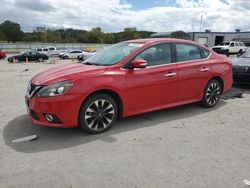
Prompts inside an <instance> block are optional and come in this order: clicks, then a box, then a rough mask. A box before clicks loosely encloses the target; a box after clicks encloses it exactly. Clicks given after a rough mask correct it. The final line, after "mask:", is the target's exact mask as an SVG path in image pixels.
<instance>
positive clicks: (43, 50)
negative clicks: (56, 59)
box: [31, 48, 50, 56]
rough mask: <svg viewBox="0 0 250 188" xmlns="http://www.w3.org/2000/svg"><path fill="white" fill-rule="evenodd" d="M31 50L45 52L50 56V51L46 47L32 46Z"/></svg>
mask: <svg viewBox="0 0 250 188" xmlns="http://www.w3.org/2000/svg"><path fill="white" fill-rule="evenodd" d="M31 51H35V52H38V53H40V54H46V55H47V56H50V51H49V49H48V48H34V49H32V50H31Z"/></svg>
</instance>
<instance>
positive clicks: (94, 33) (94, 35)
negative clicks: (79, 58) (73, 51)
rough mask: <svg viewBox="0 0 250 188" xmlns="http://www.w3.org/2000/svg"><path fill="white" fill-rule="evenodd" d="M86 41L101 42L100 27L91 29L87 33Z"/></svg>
mask: <svg viewBox="0 0 250 188" xmlns="http://www.w3.org/2000/svg"><path fill="white" fill-rule="evenodd" d="M88 41H89V42H90V43H103V32H102V29H101V28H100V27H95V28H93V29H91V31H90V32H89V33H88Z"/></svg>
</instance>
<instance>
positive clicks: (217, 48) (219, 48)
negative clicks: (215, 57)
mask: <svg viewBox="0 0 250 188" xmlns="http://www.w3.org/2000/svg"><path fill="white" fill-rule="evenodd" d="M213 50H214V51H216V50H221V48H213Z"/></svg>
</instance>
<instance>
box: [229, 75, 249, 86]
mask: <svg viewBox="0 0 250 188" xmlns="http://www.w3.org/2000/svg"><path fill="white" fill-rule="evenodd" d="M233 79H234V82H236V83H245V84H250V74H234V75H233Z"/></svg>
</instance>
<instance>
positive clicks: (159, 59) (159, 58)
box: [135, 43, 172, 66]
mask: <svg viewBox="0 0 250 188" xmlns="http://www.w3.org/2000/svg"><path fill="white" fill-rule="evenodd" d="M135 59H144V60H146V61H147V63H148V66H155V65H164V64H169V63H171V62H172V58H171V45H170V43H167V44H159V45H155V46H152V47H150V48H147V49H146V50H144V51H142V52H141V53H140V54H138V55H137V56H136V57H135Z"/></svg>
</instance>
